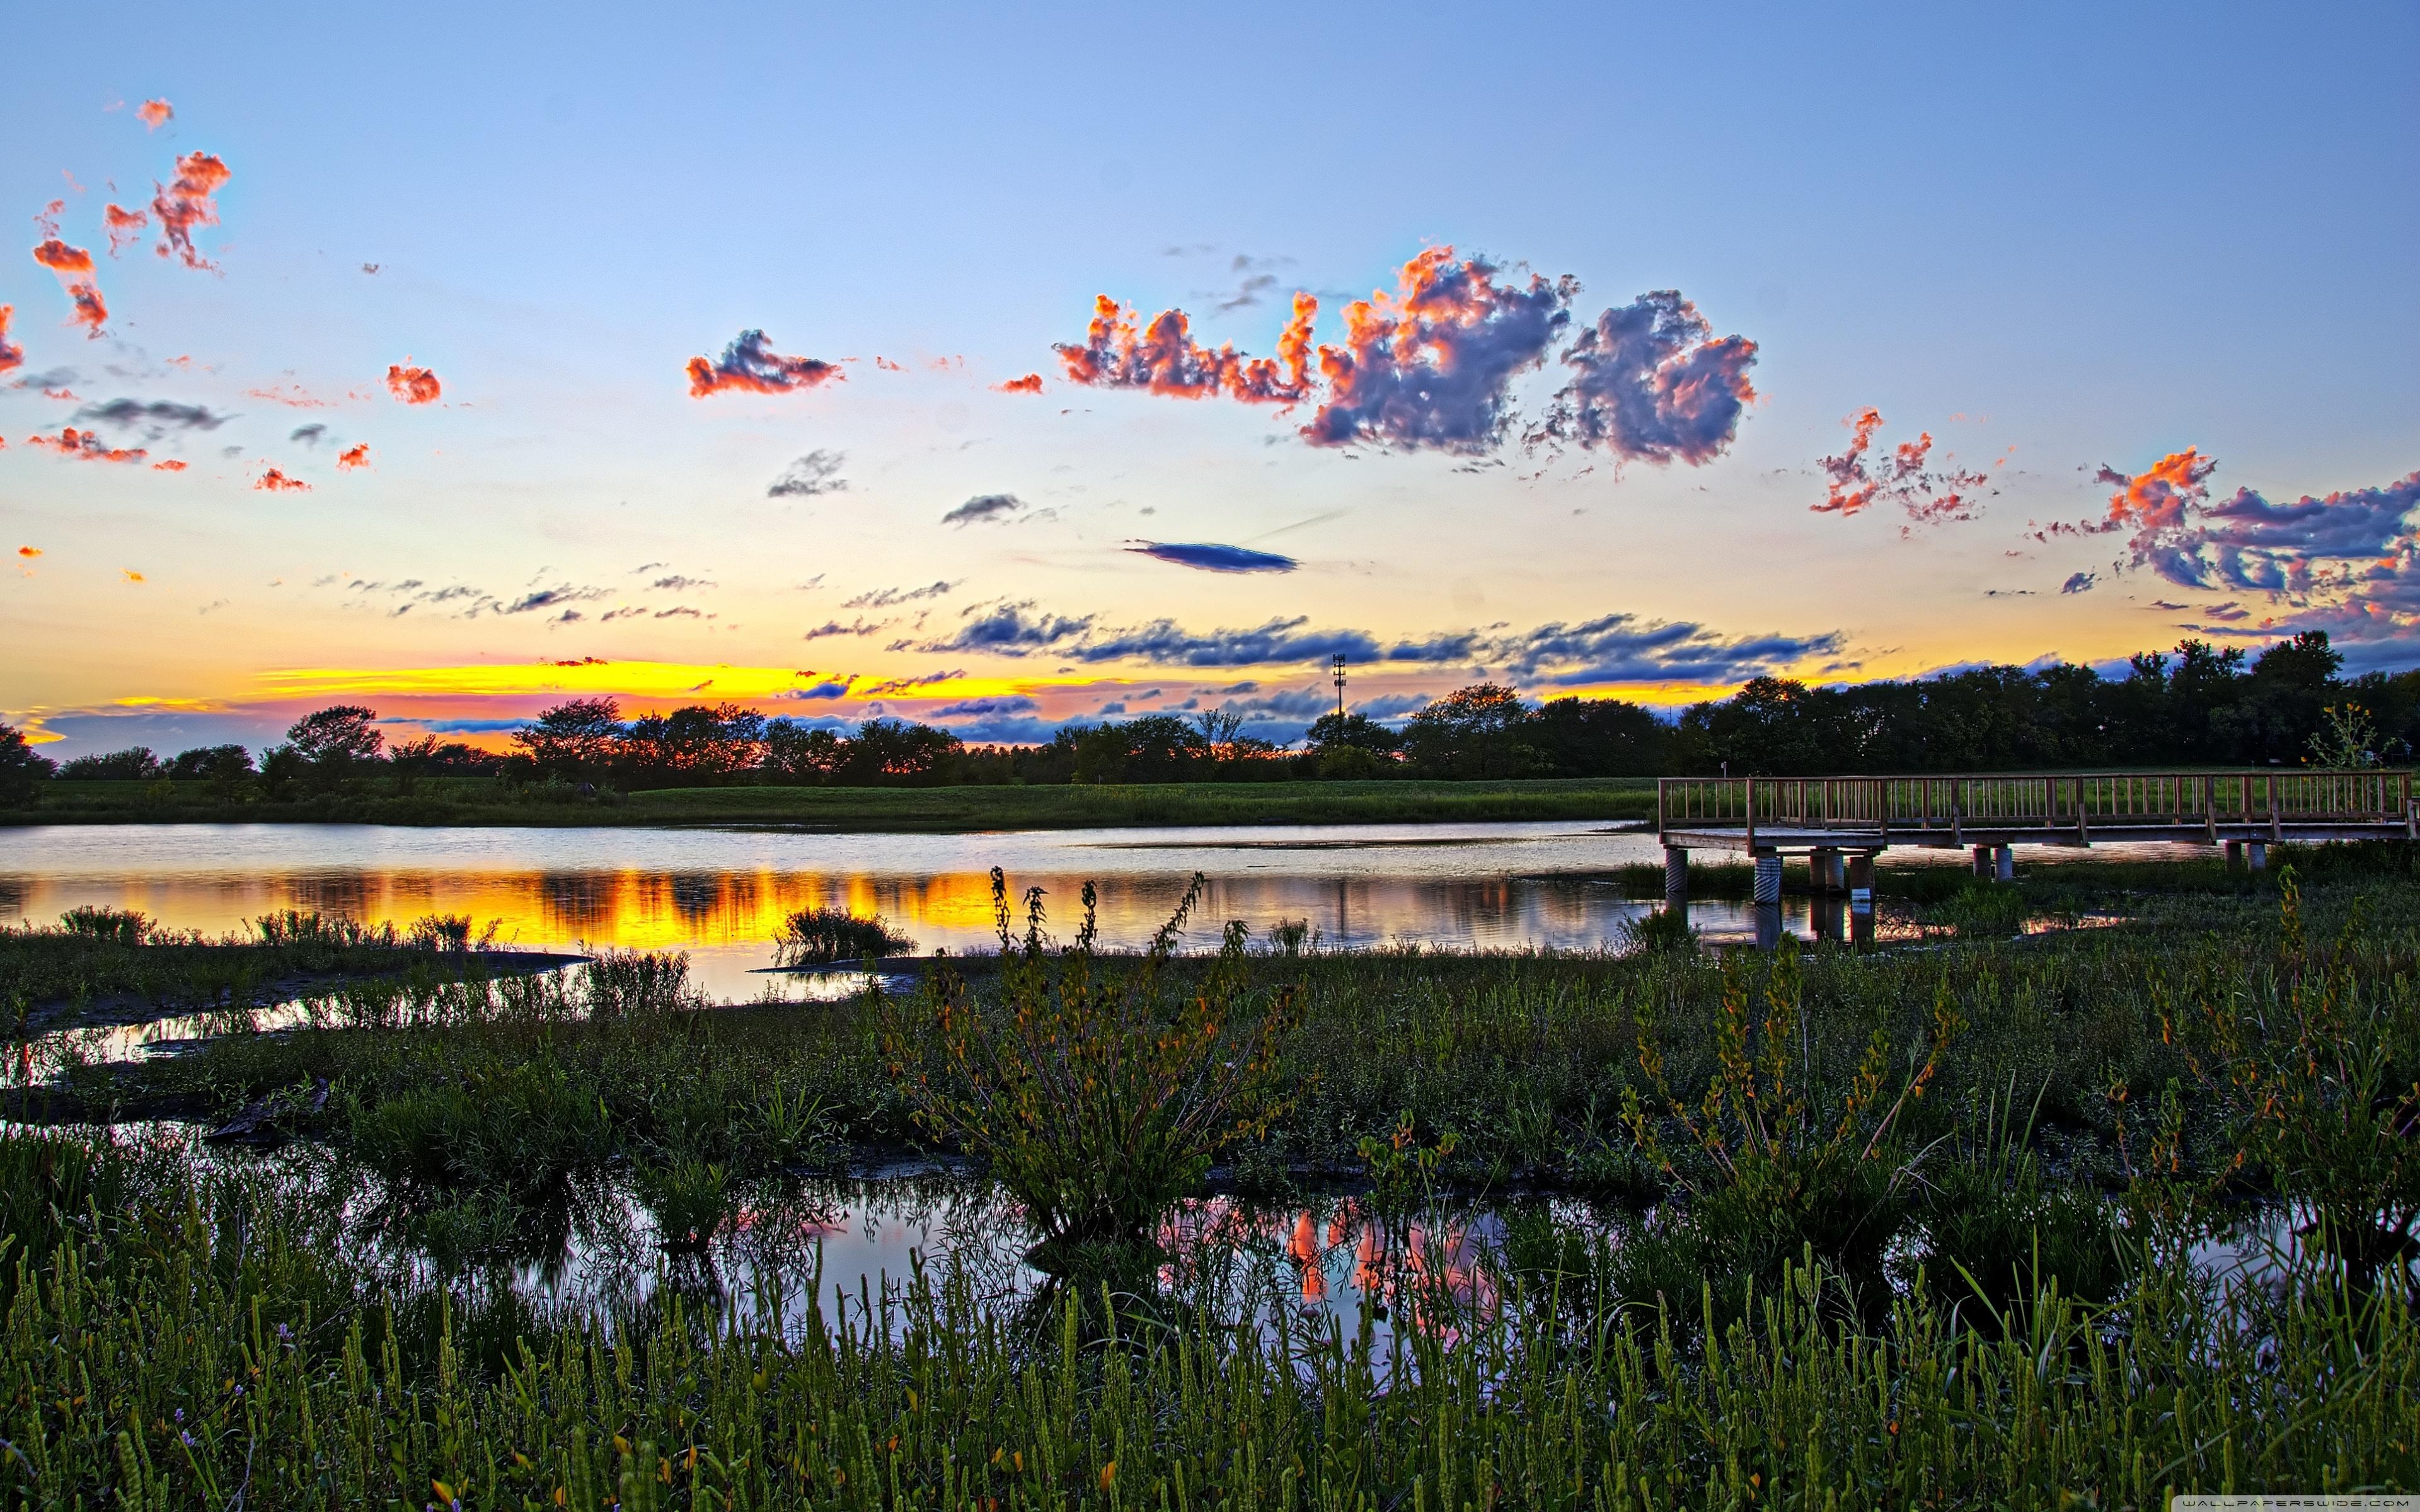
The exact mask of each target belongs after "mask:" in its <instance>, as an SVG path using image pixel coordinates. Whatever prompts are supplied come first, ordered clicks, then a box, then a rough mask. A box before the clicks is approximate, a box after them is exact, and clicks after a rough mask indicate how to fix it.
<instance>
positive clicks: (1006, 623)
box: [923, 601, 1093, 656]
mask: <svg viewBox="0 0 2420 1512" xmlns="http://www.w3.org/2000/svg"><path fill="white" fill-rule="evenodd" d="M1032 608H1033V605H1032V602H1031V601H1028V602H1025V603H1021V604H975V605H970V607H968V608H967V609H963V610H961V611H960V613H959V618H961V619H962V620H964V621H965V622H966V623H965V624H964V625H960V626H959V627H958V630H957V633H956V634H954V635H952V636H948V637H945V638H943V639H941V640H933V641H929V642H927V643H926V644H925V645H924V647H923V649H924V650H926V651H933V652H951V651H988V652H992V653H994V654H996V655H1000V656H1026V655H1028V654H1030V653H1032V652H1035V651H1041V650H1046V649H1047V648H1049V647H1052V646H1057V645H1061V644H1063V643H1065V642H1067V641H1070V640H1076V639H1078V638H1079V637H1081V636H1082V635H1083V634H1084V633H1085V632H1086V631H1088V630H1090V629H1091V628H1092V627H1093V616H1092V615H1089V614H1087V615H1085V616H1083V617H1082V618H1081V619H1070V618H1068V617H1066V616H1064V615H1059V614H1040V615H1035V614H1031V613H1029V612H1028V611H1029V610H1031V609H1032Z"/></svg>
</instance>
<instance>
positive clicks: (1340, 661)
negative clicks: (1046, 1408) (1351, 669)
mask: <svg viewBox="0 0 2420 1512" xmlns="http://www.w3.org/2000/svg"><path fill="white" fill-rule="evenodd" d="M1336 717H1337V718H1338V719H1339V720H1342V718H1343V717H1344V653H1342V651H1340V652H1338V653H1337V654H1336Z"/></svg>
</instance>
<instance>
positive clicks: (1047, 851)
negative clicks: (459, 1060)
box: [0, 822, 2189, 1000]
mask: <svg viewBox="0 0 2420 1512" xmlns="http://www.w3.org/2000/svg"><path fill="white" fill-rule="evenodd" d="M2110 849H2111V850H2118V849H2127V848H2120V847H2112V848H2110ZM2161 849H2163V850H2165V849H2169V847H2162V848H2161ZM2174 849H2176V850H2178V851H2180V852H2186V851H2188V850H2189V848H2187V847H2174ZM2098 854H2108V852H2106V851H2104V852H2101V853H2098ZM1662 858H1663V853H1662V851H1661V849H1660V848H1659V847H1658V846H1657V844H1656V841H1655V837H1654V836H1653V835H1652V833H1650V832H1648V831H1645V830H1641V829H1637V828H1626V827H1621V826H1610V825H1603V824H1594V823H1587V822H1562V823H1534V824H1466V825H1283V826H1280V825H1272V826H1266V827H1191V828H1159V829H1078V830H1019V831H1001V832H992V833H985V834H972V835H880V834H859V835H831V834H796V833H781V832H768V831H764V830H741V829H618V828H617V829H488V828H480V829H422V828H399V827H388V826H380V825H109V826H65V825H58V826H47V827H37V828H29V829H16V830H7V831H0V921H11V922H13V921H15V920H18V919H24V920H28V921H32V922H38V923H48V922H50V921H52V920H53V919H55V918H57V917H58V915H59V914H60V913H62V912H64V911H65V910H67V909H70V908H73V907H76V906H78V905H81V904H105V905H109V906H112V907H118V908H136V909H141V910H142V911H143V912H145V913H147V914H149V915H150V916H152V917H153V918H157V919H159V920H161V921H162V922H163V923H165V924H169V925H172V926H176V927H178V928H191V929H200V930H204V931H208V932H209V933H223V932H225V931H230V930H238V929H241V928H242V927H243V925H244V921H245V920H247V919H250V918H256V917H258V916H260V915H262V914H264V913H268V912H270V911H271V910H274V909H282V908H316V909H319V910H321V911H324V912H328V913H333V914H340V915H344V916H346V917H349V918H357V919H361V920H363V921H365V922H366V923H370V924H373V925H375V924H380V923H384V922H388V921H392V922H394V923H396V925H397V926H399V927H400V926H406V925H409V924H410V923H411V921H412V920H413V919H415V918H421V917H422V916H424V915H427V914H467V915H469V916H471V917H472V918H473V919H474V920H475V921H477V922H478V923H479V924H481V925H484V924H485V923H486V922H487V921H488V920H489V919H501V920H502V921H503V925H502V928H501V929H500V930H499V932H498V938H499V940H500V941H502V942H504V943H509V944H513V945H517V946H520V947H523V948H526V949H578V948H579V947H581V946H583V945H585V946H612V947H619V948H623V949H651V950H663V949H679V950H686V951H688V952H689V953H690V965H691V969H692V972H693V974H694V975H695V976H696V977H697V979H698V980H700V981H702V982H703V983H704V985H705V986H706V988H707V990H708V991H709V992H711V993H713V994H714V995H716V996H717V997H719V998H722V999H724V1000H734V999H741V998H751V997H754V996H756V995H759V993H760V992H761V991H762V990H763V988H764V984H765V982H766V981H767V980H768V979H766V978H764V977H762V976H756V975H752V973H753V972H755V971H756V970H757V969H758V968H761V967H763V966H765V965H767V964H769V963H770V961H771V959H772V941H773V938H774V936H775V934H776V933H778V932H779V931H780V929H781V926H782V921H783V918H785V917H787V916H788V915H789V914H790V913H791V912H792V911H793V910H796V909H801V908H846V909H848V910H850V911H851V912H853V913H857V914H860V915H865V914H876V913H878V914H881V915H883V916H884V917H885V918H889V919H890V920H891V921H892V925H893V926H894V927H896V928H898V929H900V930H902V931H903V932H904V933H907V935H909V936H910V937H912V938H913V939H914V940H915V941H916V942H917V944H918V946H919V948H920V949H923V950H927V951H929V950H933V949H949V950H952V951H964V950H969V949H982V948H983V947H984V946H985V943H986V942H988V941H989V940H991V939H992V921H991V883H990V878H989V872H990V870H991V868H993V867H995V866H998V867H1001V868H1003V869H1005V870H1006V872H1008V877H1009V882H1010V886H1011V887H1013V888H1015V889H1017V890H1018V891H1020V892H1021V891H1022V890H1023V889H1024V888H1026V887H1041V888H1043V889H1044V890H1045V892H1046V893H1047V903H1048V907H1049V910H1050V918H1051V927H1052V928H1053V930H1054V931H1055V932H1057V933H1062V934H1063V935H1065V934H1072V933H1074V929H1075V922H1076V919H1077V918H1078V911H1079V907H1080V904H1079V903H1078V899H1079V896H1080V893H1081V890H1082V887H1083V885H1084V883H1085V882H1086V881H1087V880H1090V881H1093V882H1094V883H1095V884H1097V886H1098V889H1099V896H1100V918H1101V939H1102V942H1103V944H1104V945H1106V946H1108V947H1109V948H1111V949H1121V948H1133V947H1136V946H1139V945H1140V944H1142V943H1143V942H1144V941H1146V940H1148V939H1149V938H1150V937H1151V934H1152V933H1153V932H1154V931H1155V930H1156V929H1157V928H1158V927H1159V926H1160V925H1161V924H1162V923H1164V922H1165V921H1166V920H1167V918H1168V917H1169V914H1170V912H1171V910H1172V909H1173V908H1174V907H1175V906H1176V903H1177V901H1178V899H1179V898H1181V897H1182V896H1183V895H1184V892H1185V887H1186V884H1187V880H1188V879H1189V878H1190V877H1191V876H1192V875H1193V874H1194V873H1195V872H1201V873H1202V874H1203V875H1204V876H1206V877H1207V878H1208V879H1209V882H1208V887H1207V888H1206V890H1205V892H1204V895H1203V898H1202V907H1201V910H1200V911H1199V912H1198V913H1197V914H1196V915H1195V927H1194V929H1193V930H1192V931H1191V932H1190V934H1189V935H1188V940H1187V943H1188V944H1191V945H1194V946H1197V947H1201V946H1207V945H1210V944H1213V943H1215V942H1216V940H1217V938H1218V930H1219V928H1220V926H1222V925H1223V924H1224V923H1225V922H1226V921H1227V920H1229V919H1242V920H1244V921H1245V922H1246V923H1248V924H1249V925H1250V926H1251V927H1252V929H1253V931H1254V932H1255V934H1256V935H1258V934H1260V933H1264V932H1265V931H1266V930H1268V929H1269V928H1270V927H1271V926H1273V925H1276V924H1279V923H1280V922H1284V921H1288V920H1301V921H1304V922H1306V923H1307V924H1308V925H1309V926H1310V927H1311V929H1312V930H1313V931H1315V932H1316V933H1317V934H1318V936H1319V938H1320V939H1321V941H1322V942H1323V943H1324V944H1326V945H1327V946H1329V947H1331V948H1337V947H1354V948H1367V947H1371V946H1383V945H1397V944H1419V945H1425V946H1439V947H1445V948H1449V949H1465V950H1466V949H1491V950H1503V949H1515V950H1517V949H1536V948H1544V949H1559V950H1591V949H1598V948H1600V947H1602V946H1605V945H1606V944H1608V943H1610V942H1612V941H1613V940H1614V939H1615V937H1616V933H1617V928H1618V926H1619V925H1620V923H1621V920H1623V919H1624V918H1632V917H1635V916H1637V914H1639V913H1641V912H1643V911H1644V910H1646V909H1647V908H1649V907H1652V906H1653V904H1652V903H1642V902H1638V901H1634V900H1629V899H1625V898H1623V897H1622V896H1621V893H1620V891H1619V889H1617V888H1616V887H1614V886H1613V885H1612V880H1611V872H1612V871H1613V870H1614V869H1615V868H1617V867H1620V866H1623V865H1626V864H1632V863H1638V862H1647V863H1654V864H1660V863H1661V861H1662ZM1920 858H1923V859H1932V860H1938V861H1942V862H1952V861H1955V860H1956V859H1957V857H1956V856H1954V855H1947V854H1941V855H1934V854H1931V853H1901V852H1894V853H1892V856H1891V859H1892V862H1893V864H1906V863H1908V862H1914V861H1916V860H1918V859H1920ZM1690 918H1691V920H1692V922H1694V923H1696V924H1697V925H1698V926H1699V928H1700V929H1702V930H1704V931H1705V933H1707V934H1708V935H1709V936H1710V937H1712V938H1714V939H1725V938H1752V937H1753V936H1754V933H1755V922H1754V918H1753V916H1752V914H1751V912H1750V910H1749V908H1748V907H1747V905H1745V904H1743V903H1722V902H1714V901H1699V902H1693V903H1692V904H1691V909H1690ZM1782 922H1783V926H1784V927H1785V928H1787V929H1790V930H1792V931H1793V932H1795V933H1801V934H1805V933H1811V926H1812V919H1811V918H1810V916H1809V914H1808V910H1807V902H1806V900H1805V899H1803V898H1793V899H1790V900H1787V901H1785V903H1784V904H1783V916H1782Z"/></svg>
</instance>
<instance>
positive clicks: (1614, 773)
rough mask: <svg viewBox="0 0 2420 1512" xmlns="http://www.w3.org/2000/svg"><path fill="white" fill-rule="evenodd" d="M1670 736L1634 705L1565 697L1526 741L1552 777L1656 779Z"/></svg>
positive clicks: (1535, 722)
mask: <svg viewBox="0 0 2420 1512" xmlns="http://www.w3.org/2000/svg"><path fill="white" fill-rule="evenodd" d="M1329 717H1330V718H1333V717H1334V716H1333V715H1331V716H1329ZM1670 735H1671V732H1670V731H1669V730H1668V728H1666V726H1665V725H1664V723H1663V721H1661V720H1659V719H1657V718H1656V717H1655V716H1653V715H1652V714H1650V713H1649V712H1648V711H1647V710H1645V709H1642V708H1640V707H1639V706H1638V705H1637V704H1636V703H1625V702H1622V701H1621V700H1620V699H1576V698H1562V699H1556V700H1555V701H1553V702H1550V703H1548V704H1547V705H1546V706H1545V707H1544V708H1542V709H1540V710H1539V711H1538V712H1537V713H1536V714H1535V715H1533V716H1531V717H1530V719H1529V722H1528V728H1527V729H1526V730H1525V731H1524V732H1523V736H1522V738H1524V739H1525V740H1527V741H1528V743H1529V744H1530V746H1531V747H1532V748H1535V749H1536V750H1537V752H1538V758H1539V764H1540V765H1541V766H1542V767H1543V768H1544V771H1545V772H1546V773H1547V774H1548V775H1550V776H1554V777H1657V776H1661V775H1662V774H1663V772H1664V771H1665V769H1666V763H1667V761H1668V748H1670V746H1671V743H1672V742H1671V739H1670Z"/></svg>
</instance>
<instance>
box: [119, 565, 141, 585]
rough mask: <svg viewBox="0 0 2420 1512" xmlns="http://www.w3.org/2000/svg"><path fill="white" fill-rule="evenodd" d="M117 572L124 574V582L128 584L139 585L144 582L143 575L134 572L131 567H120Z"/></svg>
mask: <svg viewBox="0 0 2420 1512" xmlns="http://www.w3.org/2000/svg"><path fill="white" fill-rule="evenodd" d="M117 570H118V571H120V572H122V573H124V574H126V580H127V581H128V582H131V583H139V582H141V581H143V580H144V579H143V575H142V574H141V573H139V572H137V571H135V570H134V569H133V568H132V567H120V568H118V569H117Z"/></svg>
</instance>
